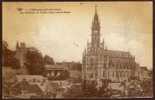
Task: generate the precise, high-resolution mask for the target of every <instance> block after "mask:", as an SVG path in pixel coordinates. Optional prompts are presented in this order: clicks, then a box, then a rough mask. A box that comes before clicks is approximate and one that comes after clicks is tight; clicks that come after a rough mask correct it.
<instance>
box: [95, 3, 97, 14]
mask: <svg viewBox="0 0 155 100" xmlns="http://www.w3.org/2000/svg"><path fill="white" fill-rule="evenodd" d="M95 14H96V15H97V5H95Z"/></svg>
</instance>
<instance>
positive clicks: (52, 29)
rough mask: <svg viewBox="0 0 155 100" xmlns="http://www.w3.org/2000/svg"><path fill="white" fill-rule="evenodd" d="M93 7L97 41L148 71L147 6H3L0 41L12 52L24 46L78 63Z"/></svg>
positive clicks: (149, 18)
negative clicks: (35, 11) (126, 53)
mask: <svg viewBox="0 0 155 100" xmlns="http://www.w3.org/2000/svg"><path fill="white" fill-rule="evenodd" d="M95 4H97V10H98V15H99V19H100V23H101V39H104V41H105V45H106V46H107V48H108V49H111V50H123V51H129V52H131V54H132V55H134V56H135V58H136V61H137V62H138V63H139V64H140V65H144V66H147V67H148V68H151V67H152V57H153V56H152V3H151V2H103V3H102V2H100V3H95V2H94V3H88V2H86V3H75V2H74V3H72V2H70V3H65V2H64V3H58V2H57V3H56V2H55V3H54V2H53V3H51V2H44V3H33V2H31V3H24V2H20V3H11V2H9V3H4V2H3V40H6V41H7V42H8V44H9V47H10V48H11V49H15V45H16V42H17V41H19V42H25V43H26V44H27V46H34V47H36V48H37V49H39V50H40V51H41V52H42V53H43V54H48V55H50V56H51V57H53V58H54V60H55V61H80V62H81V60H82V52H83V51H84V48H85V47H86V43H87V41H90V36H91V25H92V19H93V16H94V5H95ZM17 8H23V9H31V8H37V9H45V8H46V9H47V8H48V9H58V10H59V11H60V12H61V11H66V12H71V13H48V14H21V13H20V12H19V11H18V10H17ZM58 10H57V11H58ZM53 11H54V10H53Z"/></svg>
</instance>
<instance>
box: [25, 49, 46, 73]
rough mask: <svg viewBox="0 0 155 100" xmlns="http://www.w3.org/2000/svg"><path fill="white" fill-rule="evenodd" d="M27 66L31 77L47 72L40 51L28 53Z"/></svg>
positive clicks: (29, 51)
mask: <svg viewBox="0 0 155 100" xmlns="http://www.w3.org/2000/svg"><path fill="white" fill-rule="evenodd" d="M25 65H26V67H27V69H28V72H29V74H31V75H43V73H44V71H45V68H44V60H43V57H42V54H41V53H40V52H39V51H38V50H28V51H27V54H26V63H25Z"/></svg>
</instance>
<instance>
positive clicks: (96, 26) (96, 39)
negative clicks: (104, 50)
mask: <svg viewBox="0 0 155 100" xmlns="http://www.w3.org/2000/svg"><path fill="white" fill-rule="evenodd" d="M91 38H92V39H91V44H92V46H95V47H99V46H100V23H99V18H98V13H97V6H96V5H95V15H94V18H93V22H92V35H91Z"/></svg>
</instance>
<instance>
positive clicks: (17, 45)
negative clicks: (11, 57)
mask: <svg viewBox="0 0 155 100" xmlns="http://www.w3.org/2000/svg"><path fill="white" fill-rule="evenodd" d="M16 49H19V43H18V41H17V44H16Z"/></svg>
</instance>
